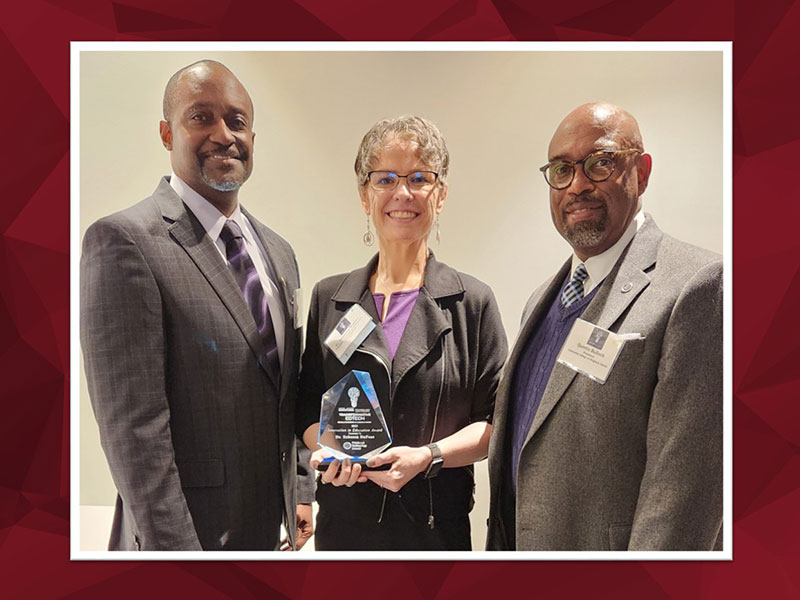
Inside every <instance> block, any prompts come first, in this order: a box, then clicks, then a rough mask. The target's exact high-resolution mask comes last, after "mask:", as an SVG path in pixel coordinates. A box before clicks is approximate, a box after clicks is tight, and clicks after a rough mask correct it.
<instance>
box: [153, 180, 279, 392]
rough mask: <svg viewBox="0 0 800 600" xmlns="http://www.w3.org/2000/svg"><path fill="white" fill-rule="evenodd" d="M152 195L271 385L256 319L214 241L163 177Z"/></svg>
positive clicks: (170, 229)
mask: <svg viewBox="0 0 800 600" xmlns="http://www.w3.org/2000/svg"><path fill="white" fill-rule="evenodd" d="M153 197H154V199H155V200H156V203H157V204H158V205H159V207H160V208H161V214H162V215H163V217H164V219H165V220H166V221H167V222H171V224H170V225H168V226H167V229H168V231H169V233H170V235H171V236H172V237H173V239H174V240H175V241H176V242H177V243H178V244H180V246H181V247H182V248H183V249H184V250H185V251H186V253H187V254H188V255H189V257H190V258H191V259H192V261H194V264H195V265H196V266H197V268H198V270H199V271H200V272H201V273H202V274H203V276H204V277H205V278H206V280H208V283H209V284H210V285H211V287H212V288H213V289H214V291H215V292H216V293H217V295H218V296H219V298H220V300H222V303H223V304H224V305H225V307H226V308H227V309H228V311H229V312H230V313H231V316H232V317H233V320H234V321H235V322H236V324H237V326H238V327H239V329H240V330H241V332H242V335H243V336H244V338H245V340H246V341H247V344H248V345H249V346H250V348H251V349H252V351H253V353H254V354H255V355H256V357H257V358H258V362H259V364H260V365H261V367H262V369H264V371H265V372H266V373H267V375H268V376H269V377H270V381H272V383H273V385H274V384H275V383H276V382H275V381H274V380H273V379H272V376H271V375H270V371H269V369H267V368H265V364H264V355H265V354H264V344H263V341H262V340H261V337H260V336H259V334H258V329H257V327H256V322H255V320H254V319H253V315H252V313H251V312H250V308H249V307H248V306H247V302H245V300H244V297H243V296H242V292H241V291H240V289H239V286H238V284H237V283H236V280H235V279H234V277H233V274H232V273H231V272H230V270H229V269H228V267H227V265H226V264H225V261H224V260H223V258H222V256H221V255H220V253H219V250H217V247H216V245H215V244H214V241H213V240H211V238H209V237H208V235H207V234H206V231H205V229H203V226H202V225H201V224H200V222H199V221H198V220H197V218H195V216H194V215H193V214H192V213H191V211H189V210H188V209H187V208H186V206H185V205H184V204H183V201H182V200H181V199H180V197H178V195H177V194H176V193H175V191H174V190H173V189H172V188H171V187H170V185H169V183H168V182H167V180H166V178H165V179H162V180H161V183H160V184H159V186H158V188H157V189H156V192H155V193H154V194H153ZM276 387H277V386H276Z"/></svg>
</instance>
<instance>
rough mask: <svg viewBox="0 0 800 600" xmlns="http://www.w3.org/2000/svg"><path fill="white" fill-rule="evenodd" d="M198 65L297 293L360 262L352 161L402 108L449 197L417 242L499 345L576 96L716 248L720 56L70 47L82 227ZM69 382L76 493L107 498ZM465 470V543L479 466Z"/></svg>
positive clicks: (146, 168)
mask: <svg viewBox="0 0 800 600" xmlns="http://www.w3.org/2000/svg"><path fill="white" fill-rule="evenodd" d="M200 58H213V59H216V60H219V61H221V62H223V63H225V64H226V65H227V66H228V67H229V68H230V69H231V70H232V71H233V72H234V73H236V75H237V76H238V77H239V79H240V80H241V81H242V82H243V83H244V85H245V87H247V89H248V91H249V92H250V94H251V96H252V98H253V102H254V104H255V111H256V118H255V130H256V132H257V135H256V144H255V150H256V151H255V155H254V163H255V168H254V171H253V175H252V177H251V179H250V180H249V181H248V182H247V184H245V186H244V187H243V188H242V191H241V193H240V200H241V201H242V203H243V204H244V205H245V206H246V207H247V208H248V209H249V210H250V211H252V212H253V213H254V214H255V215H256V216H257V217H258V218H259V219H261V220H262V221H263V222H265V223H266V224H268V225H269V226H270V227H272V228H273V229H275V230H276V231H278V232H279V233H280V234H281V235H283V236H284V237H285V238H286V239H288V240H289V241H290V242H291V244H292V245H293V246H294V249H295V251H296V253H297V258H298V261H299V264H300V271H301V276H302V279H303V287H304V288H305V290H306V295H305V296H306V302H308V296H309V295H310V290H311V287H312V286H313V284H314V283H315V282H316V281H318V280H319V279H321V278H322V277H325V276H327V275H330V274H332V273H337V272H342V271H349V270H351V269H353V268H355V267H358V266H361V265H363V264H364V263H365V262H366V261H367V260H368V258H369V257H370V256H371V253H372V251H373V250H372V249H368V248H366V247H364V246H363V245H362V243H361V236H362V234H363V232H364V229H365V219H364V216H363V213H362V212H361V210H360V207H359V202H358V196H357V194H356V188H355V181H354V175H353V160H354V158H355V151H356V148H357V146H358V143H359V142H360V140H361V137H362V136H363V134H364V133H365V132H366V130H367V129H368V128H369V127H370V126H371V125H372V124H373V123H374V122H375V121H377V120H378V119H380V118H383V117H386V116H396V115H400V114H418V115H422V116H425V117H427V118H430V119H432V120H433V121H435V122H436V123H437V124H438V126H439V127H440V129H441V130H442V133H443V134H444V136H445V139H446V140H447V144H448V147H449V149H450V153H451V159H452V167H451V174H450V178H449V179H450V192H449V196H448V199H447V203H446V205H445V208H444V212H443V213H442V216H441V230H442V243H441V245H440V246H436V245H435V243H434V245H433V248H434V251H435V252H436V254H437V257H438V258H440V259H441V260H443V261H445V262H447V263H449V264H451V265H452V266H454V267H456V268H457V269H459V270H461V271H465V272H467V273H470V274H472V275H475V276H476V277H478V278H480V279H482V280H484V281H485V282H487V283H488V284H489V285H490V286H491V287H492V288H493V289H494V292H495V295H496V296H497V300H498V303H499V305H500V310H501V313H502V317H503V322H504V324H505V327H506V331H507V334H508V338H509V343H511V342H513V340H514V338H515V336H516V333H517V329H518V324H519V317H520V313H521V310H522V307H523V305H524V302H525V300H526V298H527V297H528V295H529V294H530V292H531V291H532V289H533V288H534V287H535V286H536V285H538V284H539V283H540V282H541V281H543V280H544V279H545V278H546V277H548V276H550V275H552V273H553V272H554V271H555V270H556V269H557V267H558V266H559V265H560V264H561V263H562V262H563V260H564V259H565V258H566V257H567V255H568V246H567V245H566V243H565V242H564V241H563V240H562V239H561V238H560V237H559V236H558V234H557V233H556V232H555V230H554V229H553V226H552V223H551V221H550V214H549V209H548V202H547V199H548V193H547V186H546V184H545V182H544V180H543V179H542V177H541V174H540V173H539V172H538V167H539V166H541V165H542V164H544V163H545V162H546V161H547V156H546V152H547V144H548V142H549V140H550V136H551V134H552V132H553V129H554V128H555V126H556V125H557V124H558V122H559V121H560V120H561V118H562V117H563V116H564V115H565V114H566V113H567V112H569V110H571V109H572V108H574V107H575V106H577V105H579V104H581V103H583V102H586V101H590V100H605V101H609V102H613V103H616V104H619V105H621V106H623V107H625V108H627V109H628V110H629V111H630V112H632V113H633V114H634V115H635V116H636V117H637V118H638V119H639V122H640V125H641V129H642V134H643V137H644V144H645V149H646V150H647V151H648V152H650V153H651V154H652V155H653V162H654V166H653V175H652V177H651V180H650V186H649V188H648V190H647V193H646V194H645V196H644V207H645V210H647V211H648V212H650V213H652V214H653V216H654V218H655V219H656V221H657V222H658V224H659V225H660V226H661V228H662V229H664V230H665V231H667V232H669V233H671V234H672V235H674V236H676V237H678V238H680V239H683V240H685V241H688V242H691V243H694V244H697V245H699V246H703V247H705V248H709V249H711V250H714V251H717V252H722V54H721V52H560V53H559V52H205V53H197V52H83V53H82V55H81V59H80V69H81V70H80V136H81V137H80V234H81V236H82V235H83V233H84V231H85V230H86V227H87V226H88V225H89V224H90V223H92V222H93V221H94V220H96V219H97V218H99V217H101V216H103V215H105V214H108V213H110V212H113V211H116V210H120V209H122V208H125V207H126V206H129V205H131V204H133V203H135V202H137V201H139V200H141V199H142V198H144V197H145V196H147V195H148V194H149V193H150V192H151V191H152V190H153V189H154V188H155V187H156V184H157V182H158V178H159V177H160V176H162V175H165V174H168V173H169V170H170V166H169V155H168V153H167V152H166V151H165V150H164V148H163V147H162V146H161V142H160V140H159V137H158V121H159V119H160V114H161V95H162V93H163V88H164V84H165V83H166V81H167V79H168V78H169V76H170V75H171V74H172V73H173V72H175V71H176V70H177V69H179V68H180V67H182V66H184V65H186V64H188V63H190V62H193V61H195V60H198V59H200ZM74 200H75V199H73V201H74ZM76 251H77V250H76ZM81 373H83V371H82V369H81ZM81 379H82V381H81V396H80V401H79V403H76V406H78V407H79V409H80V468H81V481H80V502H81V504H112V503H113V501H114V497H115V489H114V485H113V483H112V481H111V478H110V476H109V473H108V469H107V466H106V463H105V459H104V456H103V454H102V451H101V449H100V445H99V438H98V434H97V428H96V425H95V423H94V420H93V416H92V413H91V407H90V405H89V401H88V396H87V393H86V383H85V381H84V380H83V376H82V377H81ZM478 472H479V479H478V484H477V495H478V498H477V506H476V510H475V512H474V515H473V517H474V518H473V529H474V533H473V538H474V544H475V547H476V548H477V549H480V548H482V546H483V540H484V537H485V533H484V530H485V518H486V513H487V510H488V484H487V481H486V477H485V463H484V464H483V466H482V467H480V468H479V469H478Z"/></svg>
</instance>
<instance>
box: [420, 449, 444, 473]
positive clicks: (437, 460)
mask: <svg viewBox="0 0 800 600" xmlns="http://www.w3.org/2000/svg"><path fill="white" fill-rule="evenodd" d="M426 448H428V450H430V451H431V456H433V459H432V460H431V464H429V465H428V468H427V469H426V470H425V475H423V477H424V478H425V479H432V478H434V477H436V476H437V475H438V474H439V471H441V470H442V465H443V464H444V459H443V458H442V451H441V450H439V446H437V445H436V444H428V445H427V446H426Z"/></svg>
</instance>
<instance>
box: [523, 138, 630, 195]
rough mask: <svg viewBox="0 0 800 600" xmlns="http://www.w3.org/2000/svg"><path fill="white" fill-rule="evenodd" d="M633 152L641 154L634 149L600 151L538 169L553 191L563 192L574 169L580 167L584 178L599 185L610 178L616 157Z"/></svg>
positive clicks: (570, 180)
mask: <svg viewBox="0 0 800 600" xmlns="http://www.w3.org/2000/svg"><path fill="white" fill-rule="evenodd" d="M633 152H638V153H639V154H641V153H642V151H641V150H637V149H636V148H628V149H627V150H600V151H598V152H592V153H591V154H590V155H589V156H587V157H586V158H584V159H583V160H575V161H572V160H554V161H552V162H549V163H547V164H546V165H545V166H543V167H540V168H539V170H540V171H541V172H542V174H543V175H544V180H545V181H546V182H547V185H549V186H550V187H551V188H553V189H554V190H563V189H566V188H568V187H569V186H570V184H571V183H572V180H573V179H575V167H576V165H581V166H582V167H583V173H584V174H585V175H586V178H587V179H588V180H590V181H594V182H595V183H600V182H601V181H605V180H606V179H608V178H609V177H611V175H612V173H614V168H615V167H616V159H617V157H618V156H623V155H625V154H631V153H633Z"/></svg>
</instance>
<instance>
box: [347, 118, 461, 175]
mask: <svg viewBox="0 0 800 600" xmlns="http://www.w3.org/2000/svg"><path fill="white" fill-rule="evenodd" d="M395 140H403V141H408V142H411V143H413V144H414V145H416V146H417V148H418V149H419V159H420V160H421V161H422V162H423V163H425V164H426V165H428V166H430V167H431V169H433V170H434V171H436V172H437V173H438V174H439V182H440V183H442V184H443V183H446V182H447V171H448V170H449V168H450V153H449V152H448V151H447V144H445V143H444V138H443V137H442V134H441V132H440V131H439V128H438V127H436V125H434V124H433V123H432V122H431V121H428V120H427V119H423V118H422V117H415V116H411V115H406V116H402V117H395V118H393V119H383V120H382V121H378V122H377V123H375V125H373V126H372V127H371V128H370V130H369V131H368V132H367V133H366V135H365V136H364V138H363V139H362V140H361V145H360V146H359V147H358V154H357V155H356V164H355V170H356V178H357V179H358V185H359V186H362V187H363V186H365V185H366V184H367V173H369V172H370V169H371V167H372V165H374V164H375V161H376V160H377V159H378V154H380V152H381V151H382V150H383V149H384V148H385V147H386V146H387V145H389V144H390V143H391V142H393V141H395Z"/></svg>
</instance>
